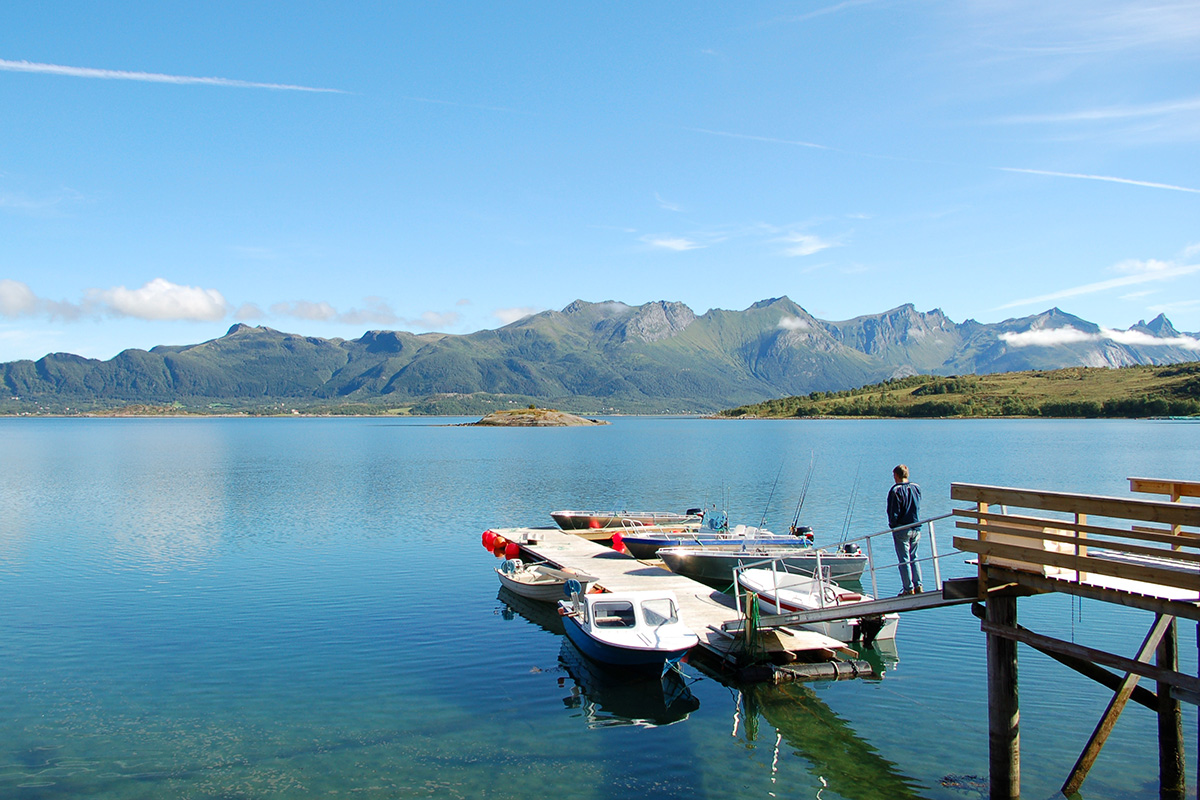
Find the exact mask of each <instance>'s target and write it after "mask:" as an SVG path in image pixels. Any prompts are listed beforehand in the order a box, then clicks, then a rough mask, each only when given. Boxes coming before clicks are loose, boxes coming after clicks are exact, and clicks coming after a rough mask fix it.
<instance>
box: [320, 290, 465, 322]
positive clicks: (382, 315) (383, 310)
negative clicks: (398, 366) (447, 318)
mask: <svg viewBox="0 0 1200 800" xmlns="http://www.w3.org/2000/svg"><path fill="white" fill-rule="evenodd" d="M363 302H364V303H366V308H352V309H350V310H349V311H343V312H342V313H340V314H338V315H337V321H338V322H342V323H345V324H347V325H395V324H396V323H397V322H400V321H401V320H400V317H398V316H396V312H395V311H393V310H392V307H391V306H389V305H388V304H387V302H385V301H384V299H383V298H382V297H367V298H365V299H364V300H363ZM457 316H458V315H457V314H456V315H455V317H457Z"/></svg>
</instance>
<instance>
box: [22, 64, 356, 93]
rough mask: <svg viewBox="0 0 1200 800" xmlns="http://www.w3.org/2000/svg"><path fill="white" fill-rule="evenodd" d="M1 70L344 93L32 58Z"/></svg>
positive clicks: (78, 76)
mask: <svg viewBox="0 0 1200 800" xmlns="http://www.w3.org/2000/svg"><path fill="white" fill-rule="evenodd" d="M0 70H4V71H7V72H35V73H40V74H43V75H65V76H68V77H72V78H100V79H103V80H119V81H142V82H146V83H174V84H203V85H207V86H231V87H235V88H239V89H275V90H282V91H292V92H332V93H335V94H345V92H343V91H342V90H341V89H318V88H315V87H312V86H294V85H292V84H287V83H255V82H253V81H240V80H234V79H232V78H196V77H192V76H190V75H163V74H161V73H157V72H127V71H125V70H117V69H94V68H92V67H68V66H63V65H61V64H38V63H35V62H31V61H9V60H7V59H3V58H0Z"/></svg>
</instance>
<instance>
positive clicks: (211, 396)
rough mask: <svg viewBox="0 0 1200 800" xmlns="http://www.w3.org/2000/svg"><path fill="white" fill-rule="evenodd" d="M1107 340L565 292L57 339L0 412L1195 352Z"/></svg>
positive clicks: (835, 384) (900, 312)
mask: <svg viewBox="0 0 1200 800" xmlns="http://www.w3.org/2000/svg"><path fill="white" fill-rule="evenodd" d="M1113 337H1114V334H1112V333H1111V332H1105V331H1103V330H1102V329H1100V328H1099V327H1098V326H1096V325H1093V324H1092V323H1088V322H1086V321H1084V320H1081V319H1079V318H1077V317H1072V316H1071V315H1069V314H1065V313H1063V312H1061V311H1059V310H1058V309H1051V310H1050V311H1047V312H1045V313H1043V314H1040V315H1036V316H1034V317H1026V318H1023V319H1015V320H1006V321H1004V322H1002V323H997V324H994V325H983V324H980V323H978V322H974V321H972V320H968V321H967V322H964V323H954V322H951V321H950V320H949V319H947V318H946V317H945V315H944V314H942V313H941V312H940V311H938V310H936V309H935V310H934V311H930V312H919V311H917V310H916V309H915V308H913V307H912V306H911V305H905V306H900V307H898V308H895V309H892V310H890V311H887V312H884V313H882V314H873V315H866V316H861V317H856V318H854V319H851V320H847V321H843V322H829V321H823V320H819V319H817V318H815V317H813V316H812V315H810V314H809V313H808V312H807V311H805V310H804V309H803V308H802V307H801V306H799V305H797V304H796V303H794V302H792V301H791V300H790V299H788V298H786V297H781V298H774V299H770V300H763V301H761V302H759V303H755V304H754V305H753V306H751V307H750V308H747V309H745V310H743V311H728V310H722V309H713V310H710V311H708V312H706V313H704V314H701V315H696V314H695V313H694V312H693V311H692V310H691V309H690V308H688V307H687V306H685V305H683V304H682V303H674V302H665V301H660V302H653V303H646V304H644V305H641V306H629V305H626V304H624V303H619V302H613V301H609V302H603V303H589V302H584V301H582V300H577V301H575V302H573V303H571V304H570V305H568V306H567V307H566V308H564V309H562V310H561V311H546V312H543V313H540V314H535V315H533V316H529V317H526V318H524V319H522V320H519V321H517V322H514V323H512V324H511V325H506V326H504V327H502V328H499V329H497V330H485V331H477V332H475V333H471V334H466V335H448V334H440V333H429V334H413V333H408V332H404V331H369V332H368V333H366V334H364V335H363V336H362V337H361V338H359V339H353V340H342V339H321V338H317V337H306V336H299V335H296V334H291V333H284V332H281V331H277V330H273V329H271V328H265V327H250V326H247V325H241V324H239V325H234V326H233V327H232V328H230V330H229V332H228V333H226V335H224V336H222V337H220V338H217V339H213V340H211V341H208V342H202V343H200V344H195V345H182V346H160V347H155V348H153V349H151V350H150V351H148V352H147V351H144V350H127V351H125V352H123V353H121V354H119V355H117V356H116V357H115V358H112V359H110V360H108V361H97V360H93V359H85V358H80V357H79V356H74V355H70V354H64V353H54V354H50V355H47V356H45V357H44V358H41V359H39V360H37V361H16V362H11V363H8V364H2V365H0V384H2V386H3V391H4V396H3V397H0V411H2V412H8V413H14V412H16V413H22V412H37V411H45V410H51V411H53V410H62V409H65V408H67V407H70V408H73V409H102V408H112V407H115V406H120V405H128V404H147V405H170V404H179V405H181V406H183V407H186V408H197V409H204V408H207V407H209V406H218V407H220V408H222V409H227V408H230V407H232V408H256V407H278V406H280V405H287V406H289V407H292V408H296V407H302V408H305V409H310V408H318V407H319V408H325V409H335V410H336V409H345V408H354V409H355V410H358V411H371V410H378V409H385V408H404V409H415V410H419V411H422V412H427V413H429V412H446V413H474V412H476V411H486V410H490V409H492V408H498V407H504V406H507V405H512V404H515V403H519V404H520V405H525V404H527V403H528V402H530V401H535V402H540V403H547V402H552V403H554V404H555V405H558V406H559V407H562V408H565V409H570V410H575V411H582V412H589V413H595V412H601V411H628V412H654V411H672V412H679V411H687V412H711V411H717V410H719V409H722V408H729V407H731V406H740V405H744V404H748V403H754V402H757V401H762V400H768V399H771V398H778V397H781V396H788V395H807V394H809V393H812V392H831V391H839V390H843V389H848V388H853V387H859V386H863V385H866V384H871V383H876V382H879V381H882V380H889V379H895V378H903V377H906V376H911V375H916V374H944V375H949V374H973V373H980V374H984V373H992V372H1004V371H1011V370H1018V369H1030V368H1043V369H1049V368H1054V367H1062V366H1074V365H1084V366H1102V365H1103V366H1119V365H1124V364H1161V363H1177V362H1182V361H1187V360H1192V359H1195V358H1196V356H1197V351H1198V350H1200V341H1197V340H1196V338H1195V337H1194V336H1189V335H1184V334H1180V333H1179V332H1177V331H1175V329H1174V328H1173V327H1172V326H1171V325H1170V322H1168V321H1167V320H1166V319H1165V318H1162V317H1159V318H1158V319H1156V320H1152V321H1151V322H1150V323H1144V322H1139V323H1138V325H1137V326H1134V328H1131V329H1130V330H1129V331H1128V332H1122V333H1121V335H1120V336H1117V337H1116V338H1113Z"/></svg>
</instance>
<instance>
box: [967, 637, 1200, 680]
mask: <svg viewBox="0 0 1200 800" xmlns="http://www.w3.org/2000/svg"><path fill="white" fill-rule="evenodd" d="M979 627H980V629H981V630H982V631H983V632H984V633H987V634H989V635H993V636H999V637H1003V638H1006V639H1012V640H1013V641H1016V642H1021V643H1022V644H1027V645H1029V646H1030V647H1036V648H1037V649H1038V650H1043V649H1047V650H1054V651H1056V652H1059V653H1064V654H1066V655H1069V656H1072V657H1074V658H1083V659H1087V660H1089V661H1093V662H1095V663H1097V664H1104V665H1105V666H1109V667H1112V668H1114V669H1119V670H1121V671H1122V672H1133V673H1136V674H1138V675H1140V676H1142V677H1143V678H1149V679H1150V680H1153V681H1158V682H1160V683H1166V684H1168V685H1170V686H1178V687H1180V688H1182V689H1186V690H1188V691H1189V692H1196V693H1200V678H1196V677H1194V676H1192V675H1184V674H1183V673H1182V672H1174V671H1172V670H1166V669H1160V668H1159V667H1156V666H1154V665H1153V664H1143V663H1141V662H1139V661H1134V660H1133V659H1132V658H1125V657H1124V656H1118V655H1114V654H1112V653H1106V652H1104V651H1103V650H1096V649H1094V648H1091V647H1084V646H1083V645H1080V644H1074V643H1073V642H1064V641H1062V640H1061V639H1055V638H1052V637H1050V636H1043V635H1042V634H1040V633H1034V632H1032V631H1029V630H1022V629H1017V628H1014V627H1012V626H1002V625H996V624H994V623H993V622H990V621H988V620H984V621H983V622H982V623H981V624H980V626H979Z"/></svg>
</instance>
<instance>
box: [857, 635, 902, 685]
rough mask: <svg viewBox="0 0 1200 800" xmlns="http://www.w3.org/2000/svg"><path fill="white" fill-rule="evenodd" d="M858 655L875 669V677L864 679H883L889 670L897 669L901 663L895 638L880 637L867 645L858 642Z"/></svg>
mask: <svg viewBox="0 0 1200 800" xmlns="http://www.w3.org/2000/svg"><path fill="white" fill-rule="evenodd" d="M857 648H858V657H859V658H860V659H862V660H863V661H866V662H867V663H868V664H870V665H871V668H872V669H873V670H875V675H876V676H878V677H875V678H864V679H863V680H883V676H884V675H885V674H887V673H888V672H891V671H892V670H894V669H896V667H897V666H898V665H899V664H900V651H899V650H898V649H897V648H896V640H895V639H880V640H877V641H874V642H871V645H870V646H869V647H868V646H865V645H863V644H861V643H860V644H858V645H857Z"/></svg>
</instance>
